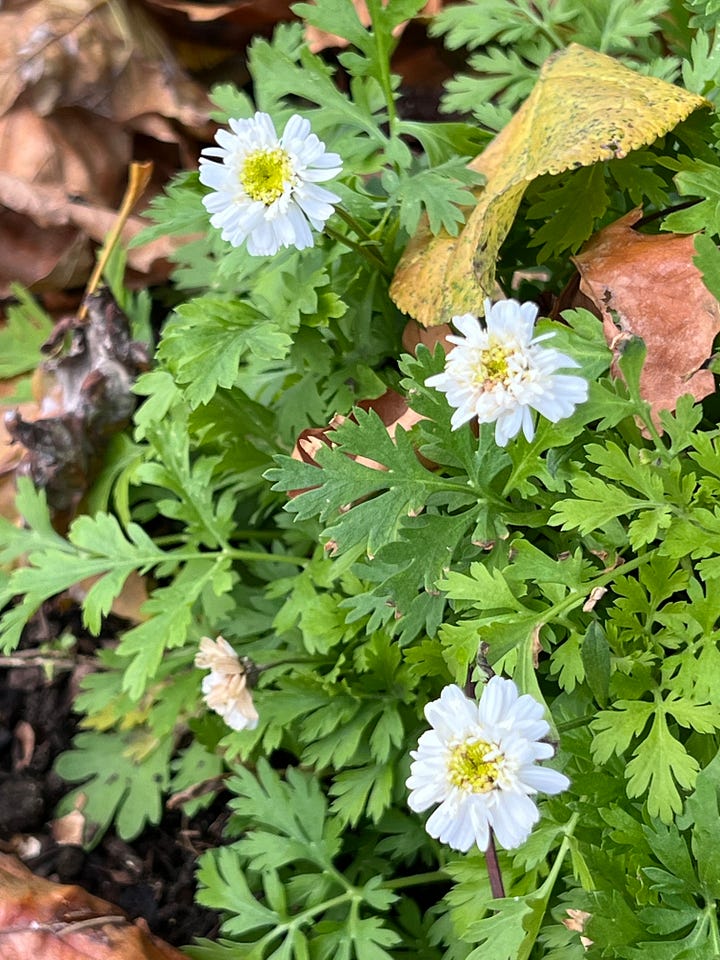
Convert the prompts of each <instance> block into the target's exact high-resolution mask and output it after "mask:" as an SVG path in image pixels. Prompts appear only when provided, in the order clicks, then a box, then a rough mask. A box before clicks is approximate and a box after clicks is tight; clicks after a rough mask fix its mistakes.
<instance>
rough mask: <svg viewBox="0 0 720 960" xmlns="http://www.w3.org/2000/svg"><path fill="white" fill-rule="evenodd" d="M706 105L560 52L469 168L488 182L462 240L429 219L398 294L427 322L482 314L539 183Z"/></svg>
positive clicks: (620, 150) (578, 53)
mask: <svg viewBox="0 0 720 960" xmlns="http://www.w3.org/2000/svg"><path fill="white" fill-rule="evenodd" d="M704 105H706V101H705V100H704V99H703V98H702V97H699V96H697V95H696V94H693V93H689V92H688V91H687V90H683V89H681V88H680V87H676V86H673V85H672V84H670V83H667V82H666V81H664V80H659V79H657V78H656V77H645V76H641V75H639V74H638V73H636V72H635V71H634V70H631V69H629V68H628V67H625V66H623V65H622V64H620V63H618V62H617V60H614V59H613V58H612V57H607V56H605V55H604V54H601V53H596V52H594V51H592V50H587V49H586V48H585V47H581V46H580V45H579V44H576V43H573V44H571V45H570V46H569V47H568V48H567V49H565V50H561V51H559V52H558V53H555V54H553V56H552V57H550V58H549V59H548V60H547V61H546V62H545V64H544V65H543V67H542V70H541V72H540V76H539V77H538V80H537V83H536V84H535V87H534V88H533V91H532V93H531V94H530V96H529V97H528V99H527V100H526V101H525V103H524V104H523V105H522V107H521V108H520V109H519V110H518V111H517V113H516V114H515V115H514V117H513V118H512V120H511V121H510V123H508V125H507V126H506V127H505V128H504V130H502V131H501V133H499V134H498V136H497V137H496V138H495V139H494V140H493V141H492V142H491V143H490V144H489V146H488V147H487V148H486V149H485V151H484V152H483V153H482V154H480V156H479V157H477V158H476V159H475V160H473V161H472V163H471V164H470V167H471V168H472V169H473V170H475V171H477V172H478V173H482V174H484V175H485V177H486V183H485V186H484V187H483V188H482V189H481V190H480V192H479V200H478V204H477V206H476V207H475V208H474V209H473V210H472V211H471V212H470V214H469V216H468V218H467V221H466V223H465V226H464V228H463V229H462V230H461V232H460V233H459V235H458V236H457V237H450V236H448V235H447V234H445V233H440V234H438V235H437V236H433V235H432V234H431V233H430V229H429V227H428V225H427V222H424V223H421V225H420V228H419V230H418V232H417V234H416V235H415V236H414V237H413V238H412V240H411V241H410V243H409V244H408V246H407V248H406V250H405V252H404V254H403V256H402V257H401V259H400V262H399V264H398V267H397V269H396V271H395V276H394V277H393V281H392V285H391V287H390V295H391V296H392V298H393V300H394V301H395V303H396V304H397V305H398V307H399V308H400V309H401V310H403V311H404V312H405V313H409V314H410V315H411V316H412V317H415V318H416V319H417V320H419V321H420V323H422V324H423V325H424V326H434V325H435V324H440V323H447V322H448V321H449V320H450V319H451V318H452V317H453V316H457V315H459V314H463V313H475V314H476V315H482V313H483V309H484V308H483V300H484V298H485V297H489V296H492V293H493V288H494V277H495V263H496V260H497V255H498V252H499V250H500V247H501V245H502V243H503V241H504V239H505V237H506V236H507V234H508V231H509V230H510V227H511V226H512V223H513V220H514V219H515V214H516V213H517V209H518V207H519V205H520V201H521V199H522V197H523V194H524V193H525V189H526V187H527V185H528V184H529V183H530V182H531V181H532V180H534V179H535V178H537V177H539V176H541V175H542V174H546V173H552V174H555V173H562V172H563V171H564V170H570V169H574V168H576V167H583V166H590V165H591V164H593V163H597V162H598V161H599V160H611V159H613V158H615V157H624V156H625V155H626V154H627V153H628V152H629V151H630V150H635V149H637V148H638V147H641V146H644V145H645V144H648V143H652V141H653V140H655V139H657V137H659V136H661V135H662V134H664V133H667V131H668V130H672V128H673V127H674V126H676V125H677V124H678V123H679V122H680V121H681V120H684V119H685V118H686V117H687V116H688V115H689V114H690V113H692V111H693V110H697V109H698V108H699V107H702V106H704Z"/></svg>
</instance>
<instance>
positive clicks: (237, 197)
mask: <svg viewBox="0 0 720 960" xmlns="http://www.w3.org/2000/svg"><path fill="white" fill-rule="evenodd" d="M229 124H230V130H231V131H232V133H231V132H230V131H228V130H219V131H218V133H217V134H216V136H215V139H216V141H217V143H218V144H219V146H217V147H207V148H206V149H205V150H203V151H202V155H201V157H200V182H201V183H203V184H204V185H205V186H206V187H210V188H211V190H212V192H211V193H209V194H207V196H205V197H203V204H204V205H205V208H206V209H207V211H208V213H210V214H211V216H210V223H211V224H212V225H213V226H214V227H217V229H218V230H221V231H222V238H223V240H228V241H229V242H230V243H231V244H232V245H233V246H234V247H239V246H240V245H241V244H242V243H244V242H245V241H246V240H247V249H248V253H251V254H253V255H254V256H258V257H267V256H271V255H272V254H275V253H277V252H278V250H279V249H280V247H297V249H298V250H303V249H305V247H312V246H313V243H314V240H313V235H312V232H311V230H310V226H313V227H314V228H315V230H322V229H323V227H324V226H325V221H326V220H327V219H328V217H329V216H330V215H331V214H332V212H333V204H334V203H337V202H338V201H339V200H340V197H338V196H336V195H335V194H334V193H331V192H330V191H329V190H326V189H325V188H324V187H319V186H317V184H318V183H319V182H320V181H323V180H330V179H331V178H332V177H335V176H337V175H338V174H339V173H340V171H341V170H342V161H341V159H340V157H339V156H338V154H337V153H327V152H326V150H325V144H324V143H323V142H322V141H321V140H319V139H318V138H317V137H316V136H315V134H314V133H312V132H311V130H310V121H309V120H305V119H303V117H300V116H298V115H297V114H294V115H293V116H292V117H290V119H289V120H288V122H287V124H286V125H285V130H284V131H283V134H282V136H281V137H280V138H278V135H277V133H276V132H275V126H274V125H273V122H272V120H271V119H270V117H269V115H268V114H267V113H260V112H258V113H256V114H255V116H254V117H253V118H252V119H249V120H230V121H229ZM211 157H218V158H219V160H220V162H219V163H216V162H215V161H214V160H211V159H209V158H211Z"/></svg>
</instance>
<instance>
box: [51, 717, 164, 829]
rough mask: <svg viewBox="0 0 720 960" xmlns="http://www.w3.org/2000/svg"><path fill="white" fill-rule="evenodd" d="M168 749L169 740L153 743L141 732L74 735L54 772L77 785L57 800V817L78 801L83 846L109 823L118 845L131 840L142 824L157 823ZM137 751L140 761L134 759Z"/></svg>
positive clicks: (161, 812)
mask: <svg viewBox="0 0 720 960" xmlns="http://www.w3.org/2000/svg"><path fill="white" fill-rule="evenodd" d="M146 741H147V742H146ZM172 746H173V744H172V738H167V739H165V740H162V741H160V742H157V741H154V739H153V738H150V739H149V734H148V733H147V731H143V730H141V729H140V730H136V731H133V732H131V733H126V734H112V733H109V732H105V733H80V734H78V735H77V737H75V740H74V741H73V747H72V749H71V750H69V751H67V752H65V753H62V754H61V755H60V756H59V757H58V759H57V761H56V765H55V769H56V770H57V772H58V773H59V774H60V776H61V777H63V778H64V779H65V780H69V781H70V782H71V783H76V782H77V781H82V784H81V786H80V787H78V788H77V789H76V790H73V791H72V792H71V793H69V794H68V795H67V796H65V797H64V798H63V800H62V801H61V803H60V806H59V808H58V815H59V816H62V815H63V814H65V813H69V812H70V811H71V810H74V809H76V802H77V800H78V798H79V797H80V796H82V797H83V798H84V801H85V802H84V805H83V807H82V810H83V816H84V817H85V820H86V821H87V829H88V830H89V831H90V834H89V835H88V836H86V838H85V841H86V844H87V845H88V847H90V848H92V847H94V846H96V845H97V844H98V843H99V842H100V840H102V838H103V835H104V834H105V831H106V830H107V829H108V827H109V826H110V824H111V823H113V822H114V823H115V828H116V829H117V832H118V834H119V835H120V837H121V838H122V839H123V840H134V839H135V837H137V836H138V835H139V834H140V833H141V832H142V831H143V830H144V829H145V827H146V826H147V824H148V823H150V824H157V823H159V822H160V820H161V818H162V814H163V805H162V798H163V793H164V791H165V790H166V789H167V785H168V780H169V762H170V753H171V751H172ZM138 749H140V751H141V753H142V761H139V760H137V759H134V757H135V755H136V754H137V751H138Z"/></svg>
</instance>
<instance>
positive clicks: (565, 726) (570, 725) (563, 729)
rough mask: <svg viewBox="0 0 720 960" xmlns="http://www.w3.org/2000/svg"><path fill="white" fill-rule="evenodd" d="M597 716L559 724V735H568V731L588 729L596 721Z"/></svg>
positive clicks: (578, 718)
mask: <svg viewBox="0 0 720 960" xmlns="http://www.w3.org/2000/svg"><path fill="white" fill-rule="evenodd" d="M595 716H596V715H595V714H594V713H592V714H588V716H587V717H576V718H575V719H574V720H566V721H565V723H558V724H557V732H558V733H567V732H568V730H577V728H578V727H587V726H588V724H590V723H592V721H593V720H594V719H595Z"/></svg>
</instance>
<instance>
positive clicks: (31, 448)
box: [5, 290, 149, 532]
mask: <svg viewBox="0 0 720 960" xmlns="http://www.w3.org/2000/svg"><path fill="white" fill-rule="evenodd" d="M87 303H88V316H89V319H88V321H87V322H80V321H79V320H78V319H77V318H76V317H69V318H66V320H65V321H61V322H59V323H58V324H56V326H55V328H54V330H53V332H52V334H51V335H50V338H49V340H48V341H47V342H46V344H45V345H44V347H43V349H44V350H45V351H46V352H51V351H53V350H55V349H57V348H59V347H60V346H61V345H62V344H63V341H64V339H65V337H66V336H69V337H70V346H69V348H68V350H67V352H66V354H65V355H64V356H61V357H59V358H53V359H51V360H48V361H46V362H45V363H44V364H43V366H42V368H41V374H42V376H43V377H44V378H45V380H44V382H43V383H42V386H41V389H42V398H41V402H40V411H41V416H40V417H37V418H36V419H34V420H33V421H27V420H25V419H24V418H23V416H22V414H21V413H19V411H17V410H15V411H12V412H10V413H6V414H5V426H6V428H7V430H8V433H9V434H10V436H11V438H12V440H13V441H14V442H16V443H20V444H22V445H23V446H24V447H25V451H26V452H25V453H24V455H23V458H22V460H21V461H20V463H19V465H18V467H17V472H18V473H19V474H22V473H25V474H27V475H29V476H30V477H31V478H32V480H33V483H34V484H35V486H36V487H38V488H41V489H44V490H45V491H46V494H47V498H48V505H49V506H50V509H51V511H52V516H53V522H54V524H55V526H56V529H58V530H59V531H60V532H64V531H65V529H67V526H68V524H69V522H70V520H72V518H73V517H74V515H75V512H76V510H77V507H78V505H79V503H80V501H81V499H82V497H83V495H84V493H85V491H86V490H87V488H88V486H89V485H90V483H91V482H92V480H93V479H94V477H95V476H96V474H97V471H98V469H99V467H100V465H101V463H102V457H103V455H104V451H105V447H106V445H107V442H108V440H109V439H110V437H111V436H112V435H113V434H115V433H117V432H118V431H119V430H122V429H124V428H125V426H127V424H128V422H129V420H130V416H131V415H132V412H133V410H134V408H135V403H136V398H135V396H134V395H133V394H132V393H131V392H130V388H131V386H132V383H133V382H134V379H135V377H136V376H137V374H138V373H139V372H140V371H141V370H143V369H146V368H147V365H148V362H149V360H148V357H147V350H146V347H145V346H144V345H143V344H139V343H135V342H134V341H132V340H131V339H130V332H129V323H128V320H127V317H126V316H125V315H124V314H123V313H122V311H121V310H120V309H119V307H118V306H117V304H116V303H115V301H114V300H113V298H112V296H111V294H110V293H109V291H107V290H102V291H100V292H99V293H96V294H93V295H92V296H91V297H89V298H87ZM41 380H42V377H41Z"/></svg>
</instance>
